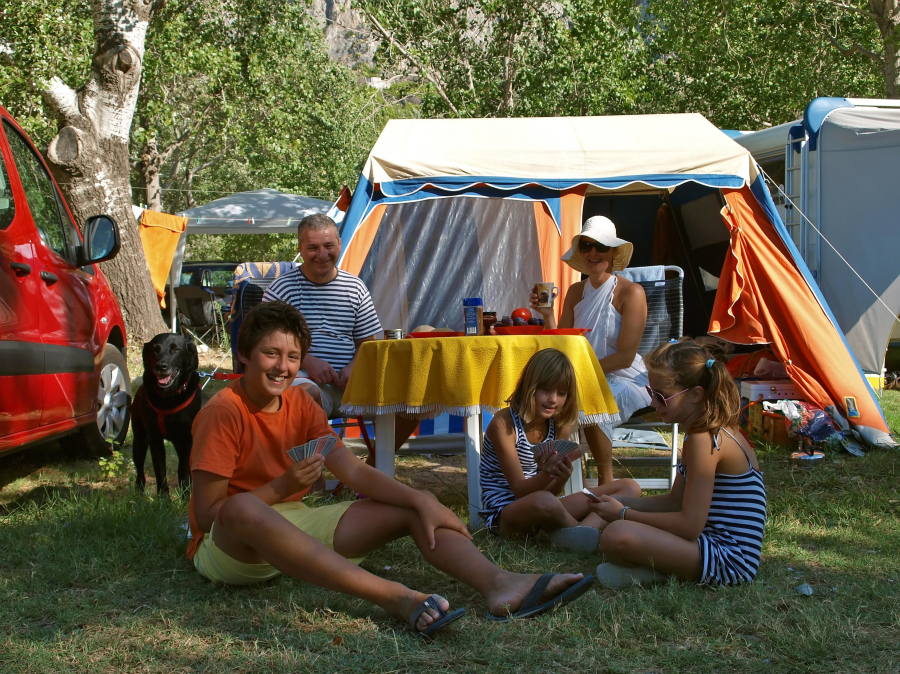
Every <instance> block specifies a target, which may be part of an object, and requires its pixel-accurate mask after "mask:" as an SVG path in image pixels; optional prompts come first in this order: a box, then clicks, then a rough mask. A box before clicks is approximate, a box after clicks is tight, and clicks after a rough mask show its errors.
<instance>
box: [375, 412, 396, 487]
mask: <svg viewBox="0 0 900 674" xmlns="http://www.w3.org/2000/svg"><path fill="white" fill-rule="evenodd" d="M375 468H377V469H378V470H380V471H381V472H382V473H384V474H385V475H387V476H388V477H394V415H393V414H379V415H378V416H376V417H375Z"/></svg>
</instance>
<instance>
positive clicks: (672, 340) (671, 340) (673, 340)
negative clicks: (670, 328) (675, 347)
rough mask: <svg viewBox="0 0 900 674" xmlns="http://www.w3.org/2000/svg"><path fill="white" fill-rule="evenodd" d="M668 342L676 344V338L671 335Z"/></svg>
mask: <svg viewBox="0 0 900 674" xmlns="http://www.w3.org/2000/svg"><path fill="white" fill-rule="evenodd" d="M669 344H678V340H677V339H675V338H674V337H673V338H672V339H670V340H669Z"/></svg>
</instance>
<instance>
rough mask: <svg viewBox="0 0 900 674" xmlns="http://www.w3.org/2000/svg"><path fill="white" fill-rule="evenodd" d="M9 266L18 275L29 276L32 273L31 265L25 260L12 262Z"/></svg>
mask: <svg viewBox="0 0 900 674" xmlns="http://www.w3.org/2000/svg"><path fill="white" fill-rule="evenodd" d="M9 266H10V267H12V269H13V271H15V272H16V276H28V275H29V274H30V273H31V265H30V264H25V263H24V262H10V263H9Z"/></svg>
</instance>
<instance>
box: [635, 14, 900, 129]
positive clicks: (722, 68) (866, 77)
mask: <svg viewBox="0 0 900 674" xmlns="http://www.w3.org/2000/svg"><path fill="white" fill-rule="evenodd" d="M642 26H643V30H644V31H645V33H646V34H647V35H648V37H649V39H650V41H651V43H652V45H653V50H654V52H655V57H654V61H653V64H652V67H651V75H650V82H651V86H652V96H651V98H652V100H653V101H654V104H653V106H652V111H653V112H699V113H701V114H703V115H704V116H705V117H707V118H708V119H709V120H710V121H711V122H713V124H716V125H717V126H719V127H720V128H732V129H738V128H740V129H747V128H749V129H758V128H760V127H761V126H763V125H766V124H781V123H784V122H788V121H792V120H795V119H798V118H799V117H800V116H802V114H803V110H804V108H805V107H806V105H807V103H809V102H810V101H811V100H812V99H814V98H816V97H817V96H855V97H860V98H866V97H870V98H882V97H884V91H885V84H884V79H883V77H882V74H881V71H880V69H879V68H878V67H877V66H876V65H875V63H874V62H873V61H871V60H870V59H867V58H865V57H863V56H852V57H844V56H842V55H841V54H840V52H839V51H838V50H837V48H835V47H834V46H833V45H832V44H831V42H830V40H829V35H831V36H835V37H838V38H839V39H840V40H841V41H846V42H847V43H849V42H853V43H862V44H864V45H866V46H868V47H869V48H871V49H875V50H877V49H878V46H877V30H876V29H875V24H874V23H873V22H870V21H868V20H867V19H865V18H864V17H861V16H859V15H858V14H855V13H852V12H849V11H844V10H840V9H838V8H836V7H834V6H833V5H832V4H829V3H827V2H822V1H820V2H807V1H805V0H759V1H757V2H735V1H734V0H692V1H691V2H683V0H652V1H651V2H650V3H648V13H647V14H646V15H645V16H644V19H643V21H642Z"/></svg>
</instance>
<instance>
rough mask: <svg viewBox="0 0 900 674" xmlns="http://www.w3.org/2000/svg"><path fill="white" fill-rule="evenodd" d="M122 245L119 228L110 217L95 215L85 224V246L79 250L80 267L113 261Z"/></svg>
mask: <svg viewBox="0 0 900 674" xmlns="http://www.w3.org/2000/svg"><path fill="white" fill-rule="evenodd" d="M120 245H121V239H120V237H119V226H118V225H117V224H116V221H115V220H113V219H112V218H111V217H109V216H108V215H95V216H92V217H90V218H88V219H87V222H85V223H84V246H81V250H79V257H80V258H82V259H81V260H79V266H84V265H86V264H94V263H97V262H103V261H104V260H111V259H112V258H114V257H115V256H116V255H117V254H118V252H119V247H120Z"/></svg>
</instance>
